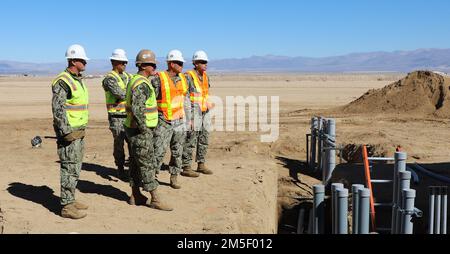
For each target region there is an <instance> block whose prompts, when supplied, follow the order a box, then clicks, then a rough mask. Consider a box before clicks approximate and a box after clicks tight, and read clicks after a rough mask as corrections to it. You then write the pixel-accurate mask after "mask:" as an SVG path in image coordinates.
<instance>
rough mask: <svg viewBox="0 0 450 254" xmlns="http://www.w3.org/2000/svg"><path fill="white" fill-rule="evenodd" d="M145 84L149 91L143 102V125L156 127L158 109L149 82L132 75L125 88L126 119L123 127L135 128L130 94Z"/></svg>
mask: <svg viewBox="0 0 450 254" xmlns="http://www.w3.org/2000/svg"><path fill="white" fill-rule="evenodd" d="M143 83H145V84H147V86H148V88H149V89H150V91H151V95H150V97H149V98H148V99H147V101H146V102H145V125H146V126H147V127H149V128H153V127H156V125H158V108H157V104H156V96H155V89H154V88H153V86H152V85H151V84H150V80H149V79H148V78H146V77H144V76H142V75H140V74H136V75H134V77H133V78H132V79H131V81H130V83H129V85H128V87H127V95H126V111H127V119H126V120H125V126H126V127H128V128H137V124H136V121H135V120H134V115H133V112H132V110H131V104H132V102H133V101H132V92H133V91H134V90H135V89H136V88H137V87H138V86H139V85H141V84H143Z"/></svg>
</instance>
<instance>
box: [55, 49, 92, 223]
mask: <svg viewBox="0 0 450 254" xmlns="http://www.w3.org/2000/svg"><path fill="white" fill-rule="evenodd" d="M66 59H67V61H68V67H67V69H66V70H65V71H63V72H61V73H60V74H58V76H57V77H56V78H55V79H54V81H53V83H52V94H53V97H52V113H53V128H54V130H55V134H56V137H57V142H56V143H57V150H58V156H59V160H60V178H61V179H60V180H61V182H60V183H61V198H60V203H61V206H62V209H61V216H62V217H64V218H70V219H81V218H84V217H86V213H85V212H84V211H83V210H86V209H88V206H87V205H86V204H83V203H81V202H80V201H77V200H75V189H76V186H77V183H78V179H79V177H80V172H81V166H82V164H83V155H84V136H85V130H86V127H87V124H88V118H89V112H88V104H89V94H88V89H87V87H86V85H85V84H84V82H83V79H82V75H81V73H82V72H83V71H84V70H85V68H86V64H87V62H86V61H88V60H89V58H87V56H86V52H85V50H84V48H83V47H82V46H80V45H77V44H75V45H72V46H70V47H69V48H68V49H67V52H66Z"/></svg>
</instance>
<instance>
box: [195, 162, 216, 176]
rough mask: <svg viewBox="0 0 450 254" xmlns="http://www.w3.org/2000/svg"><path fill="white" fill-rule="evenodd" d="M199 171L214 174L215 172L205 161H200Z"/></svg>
mask: <svg viewBox="0 0 450 254" xmlns="http://www.w3.org/2000/svg"><path fill="white" fill-rule="evenodd" d="M197 172H199V173H202V174H205V175H212V174H213V172H212V171H211V170H209V169H208V168H207V167H206V165H205V163H204V162H199V163H198V167H197Z"/></svg>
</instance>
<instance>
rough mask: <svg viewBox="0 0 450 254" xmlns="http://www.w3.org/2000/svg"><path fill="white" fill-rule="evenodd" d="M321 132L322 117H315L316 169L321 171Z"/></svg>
mask: <svg viewBox="0 0 450 254" xmlns="http://www.w3.org/2000/svg"><path fill="white" fill-rule="evenodd" d="M322 134H323V121H322V117H319V118H318V119H317V138H318V141H317V143H318V144H317V164H318V165H317V170H319V171H322V170H323V168H322V155H323V153H322Z"/></svg>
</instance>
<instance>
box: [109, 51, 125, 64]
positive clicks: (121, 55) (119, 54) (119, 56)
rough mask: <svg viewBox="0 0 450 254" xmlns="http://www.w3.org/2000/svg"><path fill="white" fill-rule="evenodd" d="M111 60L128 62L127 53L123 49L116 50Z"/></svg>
mask: <svg viewBox="0 0 450 254" xmlns="http://www.w3.org/2000/svg"><path fill="white" fill-rule="evenodd" d="M109 59H110V60H115V61H121V62H128V58H127V53H125V50H123V49H115V50H114V51H113V53H112V56H111V57H110V58H109Z"/></svg>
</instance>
